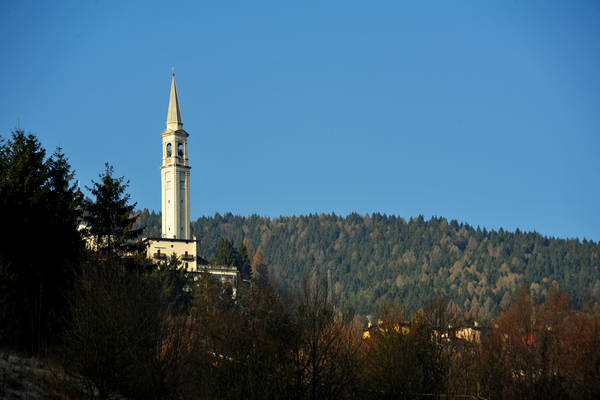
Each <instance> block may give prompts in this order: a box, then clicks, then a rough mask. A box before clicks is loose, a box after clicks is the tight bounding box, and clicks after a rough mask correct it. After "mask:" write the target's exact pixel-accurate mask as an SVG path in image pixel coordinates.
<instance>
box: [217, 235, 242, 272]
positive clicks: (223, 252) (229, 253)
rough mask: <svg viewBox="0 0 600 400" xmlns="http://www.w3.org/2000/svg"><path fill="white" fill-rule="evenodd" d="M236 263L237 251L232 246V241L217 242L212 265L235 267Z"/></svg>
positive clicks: (223, 239) (237, 258) (237, 259)
mask: <svg viewBox="0 0 600 400" xmlns="http://www.w3.org/2000/svg"><path fill="white" fill-rule="evenodd" d="M238 261H239V255H238V252H237V250H236V249H235V247H234V246H233V241H232V240H229V239H225V238H222V239H221V240H219V243H218V244H217V251H216V252H215V256H214V257H213V260H212V264H213V265H228V266H236V267H237V265H236V264H237V262H238Z"/></svg>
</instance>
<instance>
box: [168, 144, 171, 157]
mask: <svg viewBox="0 0 600 400" xmlns="http://www.w3.org/2000/svg"><path fill="white" fill-rule="evenodd" d="M167 157H171V143H169V144H167Z"/></svg>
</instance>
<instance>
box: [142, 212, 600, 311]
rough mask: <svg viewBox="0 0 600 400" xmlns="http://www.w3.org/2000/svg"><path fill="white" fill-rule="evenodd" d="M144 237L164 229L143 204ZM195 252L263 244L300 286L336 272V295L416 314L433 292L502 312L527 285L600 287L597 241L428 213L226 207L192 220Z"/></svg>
mask: <svg viewBox="0 0 600 400" xmlns="http://www.w3.org/2000/svg"><path fill="white" fill-rule="evenodd" d="M138 224H139V225H140V226H143V227H144V232H143V234H144V235H145V236H160V214H157V213H154V212H149V211H148V210H143V211H142V212H140V216H139V219H138ZM192 233H193V235H195V236H196V237H197V239H198V243H199V254H200V255H201V256H203V257H204V258H206V259H208V260H210V259H211V258H212V256H213V255H214V252H215V249H216V247H217V243H218V241H219V239H220V238H229V239H232V240H233V241H234V242H235V243H240V242H241V241H242V240H243V239H248V240H249V242H250V244H251V246H252V248H253V249H254V251H256V249H257V248H259V247H260V248H261V249H262V251H263V253H264V256H265V259H266V261H267V263H268V264H269V272H270V274H271V276H272V278H273V279H274V280H275V281H278V282H279V283H280V284H281V285H283V286H284V287H297V286H298V284H299V282H300V280H301V279H302V276H304V275H306V274H309V273H310V272H311V271H313V270H314V269H318V270H320V271H326V270H330V271H331V275H332V283H333V301H334V302H335V303H336V304H338V305H340V306H349V307H351V308H353V309H354V310H355V311H357V312H359V313H363V314H367V313H372V312H375V311H377V308H378V307H379V305H380V304H382V303H383V302H384V300H386V299H387V300H390V301H392V302H395V303H399V304H400V305H401V306H402V307H403V308H404V309H405V310H406V311H408V312H411V311H414V310H416V309H418V308H420V307H422V306H423V304H424V303H425V302H426V301H427V300H428V299H431V298H432V297H434V296H440V297H445V298H447V299H449V300H451V301H452V302H454V303H455V304H456V305H457V306H458V308H459V309H460V310H461V311H462V312H463V314H464V315H465V316H466V317H467V318H468V319H473V320H482V319H484V320H485V319H488V318H489V317H491V316H493V315H495V314H497V313H498V312H499V311H500V310H501V309H504V308H506V306H507V305H508V304H509V303H510V302H511V300H512V299H513V297H514V294H515V292H516V291H517V290H518V289H519V288H520V287H522V286H523V285H527V286H528V287H529V288H530V290H531V292H532V294H533V295H534V296H536V297H538V298H540V299H543V298H544V297H545V296H546V294H547V293H548V289H549V288H550V287H552V286H559V287H560V288H561V289H565V290H567V291H569V292H570V293H571V294H572V295H573V298H574V301H575V303H576V304H578V305H582V304H583V303H584V302H586V301H587V300H589V299H591V298H596V299H597V298H598V297H599V295H600V245H599V244H598V243H596V242H593V241H588V240H583V241H580V240H579V239H557V238H549V237H546V236H543V235H541V234H538V233H535V232H521V231H519V230H517V231H516V232H508V231H505V230H502V229H499V230H498V231H494V230H490V231H488V230H486V229H480V228H473V227H472V226H469V225H467V224H461V223H458V222H457V221H454V220H453V221H447V220H446V219H445V218H441V217H433V218H431V219H429V220H426V219H425V218H423V217H422V216H419V217H415V218H411V219H409V220H408V221H406V220H405V219H404V218H401V217H397V216H393V215H382V214H377V213H375V214H370V215H360V214H356V213H353V214H350V215H348V216H346V217H342V216H337V215H335V214H319V215H316V214H315V215H308V216H292V217H280V218H268V217H260V216H256V215H253V216H250V217H244V216H236V215H232V214H230V213H228V214H225V215H220V214H216V215H215V216H213V217H201V218H199V219H197V220H196V221H193V222H192Z"/></svg>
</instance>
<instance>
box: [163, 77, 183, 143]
mask: <svg viewBox="0 0 600 400" xmlns="http://www.w3.org/2000/svg"><path fill="white" fill-rule="evenodd" d="M182 127H183V122H181V112H180V111H179V99H178V98H177V88H175V73H173V78H172V80H171V96H170V97H169V112H168V113H167V129H170V130H173V131H177V130H179V129H181V128H182Z"/></svg>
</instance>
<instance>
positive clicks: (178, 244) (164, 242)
mask: <svg viewBox="0 0 600 400" xmlns="http://www.w3.org/2000/svg"><path fill="white" fill-rule="evenodd" d="M160 136H161V138H162V164H161V167H160V176H161V199H162V234H161V237H160V238H148V239H146V243H147V245H148V247H147V250H146V251H147V253H146V254H147V257H148V258H150V259H152V260H154V261H155V262H159V261H161V260H166V259H167V257H170V256H172V255H176V256H177V257H178V258H179V259H180V260H181V261H182V262H183V266H184V267H185V269H186V270H187V271H189V272H202V271H203V270H206V271H207V272H209V273H210V274H212V275H213V276H215V277H216V278H218V279H219V280H221V281H226V282H230V283H232V284H233V285H234V286H235V284H236V282H237V268H236V267H228V266H207V265H200V264H201V263H200V260H201V259H200V257H198V254H197V248H198V243H197V240H196V237H193V236H192V235H191V226H190V171H191V169H192V167H191V166H190V163H189V158H188V146H187V139H188V137H189V134H188V133H187V132H186V131H185V130H183V122H182V120H181V110H180V108H179V98H178V96H177V88H176V87H175V74H173V76H172V78H171V94H170V97H169V110H168V112H167V129H165V130H164V132H163V133H162V134H161V135H160Z"/></svg>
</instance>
